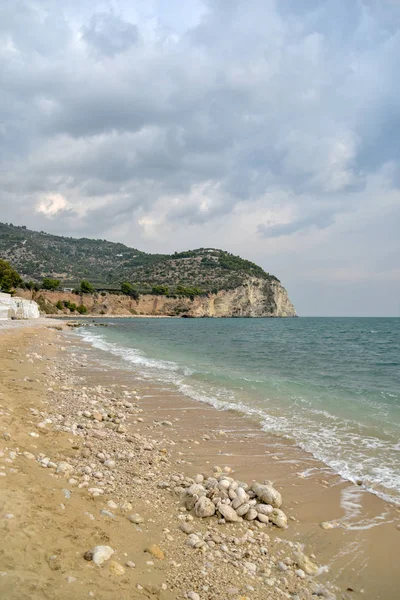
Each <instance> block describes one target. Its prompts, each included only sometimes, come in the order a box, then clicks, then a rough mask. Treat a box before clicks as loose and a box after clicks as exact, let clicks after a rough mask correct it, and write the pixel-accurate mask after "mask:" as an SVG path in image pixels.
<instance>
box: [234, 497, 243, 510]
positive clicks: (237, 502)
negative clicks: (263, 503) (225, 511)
mask: <svg viewBox="0 0 400 600" xmlns="http://www.w3.org/2000/svg"><path fill="white" fill-rule="evenodd" d="M242 504H244V502H243V500H242V499H241V498H239V497H238V496H236V498H234V499H233V500H232V508H233V509H234V510H237V509H238V508H239V506H242Z"/></svg>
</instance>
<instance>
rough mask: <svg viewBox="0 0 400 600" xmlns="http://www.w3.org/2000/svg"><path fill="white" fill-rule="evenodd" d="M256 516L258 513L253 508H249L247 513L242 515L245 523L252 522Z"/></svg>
mask: <svg viewBox="0 0 400 600" xmlns="http://www.w3.org/2000/svg"><path fill="white" fill-rule="evenodd" d="M257 516H258V512H257V511H256V509H255V508H250V509H249V510H248V511H247V513H246V514H245V515H244V518H245V520H246V521H254V519H257Z"/></svg>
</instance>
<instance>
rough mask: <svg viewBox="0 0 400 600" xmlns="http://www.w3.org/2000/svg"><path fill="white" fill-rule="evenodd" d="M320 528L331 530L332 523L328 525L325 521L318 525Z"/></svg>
mask: <svg viewBox="0 0 400 600" xmlns="http://www.w3.org/2000/svg"><path fill="white" fill-rule="evenodd" d="M320 527H321V528H322V529H333V528H334V525H333V524H332V523H328V522H327V521H323V522H322V523H320Z"/></svg>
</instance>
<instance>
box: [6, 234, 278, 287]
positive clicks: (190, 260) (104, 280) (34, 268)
mask: <svg viewBox="0 0 400 600" xmlns="http://www.w3.org/2000/svg"><path fill="white" fill-rule="evenodd" d="M0 258H3V259H5V260H7V261H8V262H10V264H11V265H12V266H13V267H14V268H15V269H16V270H17V271H18V272H19V273H20V274H21V276H22V277H23V279H25V280H33V281H38V282H39V281H41V280H42V279H43V277H55V278H57V279H59V280H60V281H61V286H64V287H74V286H75V285H76V284H77V283H78V282H79V281H80V280H81V279H89V280H90V281H91V283H92V284H93V285H94V286H95V287H97V288H105V289H107V288H108V289H111V288H116V289H119V287H120V284H121V282H123V281H129V282H131V283H132V284H134V285H135V286H136V288H137V289H138V290H139V291H140V292H142V293H146V292H149V291H150V290H151V289H152V287H153V286H156V285H167V286H169V288H170V290H171V292H174V290H175V289H176V287H177V286H178V285H182V286H196V287H197V288H199V289H200V290H202V292H204V293H210V292H213V293H216V292H218V291H220V290H230V289H234V288H237V287H238V286H240V285H242V284H243V283H245V282H246V281H247V280H248V279H249V277H253V278H254V277H255V278H258V279H261V280H264V281H265V282H279V280H278V279H277V278H276V277H275V276H274V275H270V274H269V273H266V272H265V271H264V270H263V269H262V268H261V267H259V266H257V265H256V264H254V263H252V262H250V261H248V260H244V259H242V258H240V257H238V256H233V255H232V254H230V253H228V252H225V251H223V250H217V249H214V248H200V249H198V250H191V251H187V252H180V253H175V254H171V255H168V254H147V253H145V252H141V251H140V250H137V249H135V248H129V247H127V246H125V245H124V244H119V243H114V242H108V241H106V240H92V239H87V238H81V239H75V238H68V237H62V236H56V235H51V234H48V233H44V232H43V231H41V232H37V231H30V230H29V229H27V228H26V227H17V226H14V225H11V224H10V225H8V224H4V223H0Z"/></svg>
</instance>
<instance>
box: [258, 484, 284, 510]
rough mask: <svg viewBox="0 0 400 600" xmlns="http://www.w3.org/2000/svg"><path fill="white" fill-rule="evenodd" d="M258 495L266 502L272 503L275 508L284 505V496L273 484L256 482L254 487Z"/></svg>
mask: <svg viewBox="0 0 400 600" xmlns="http://www.w3.org/2000/svg"><path fill="white" fill-rule="evenodd" d="M251 489H252V490H253V492H254V493H255V494H256V495H257V497H258V498H259V499H260V500H261V501H262V502H265V504H270V505H271V506H273V507H274V508H280V507H281V506H282V496H281V494H280V493H279V492H278V490H276V489H275V488H274V487H272V485H260V484H259V483H255V484H254V485H253V486H252V488H251Z"/></svg>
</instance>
